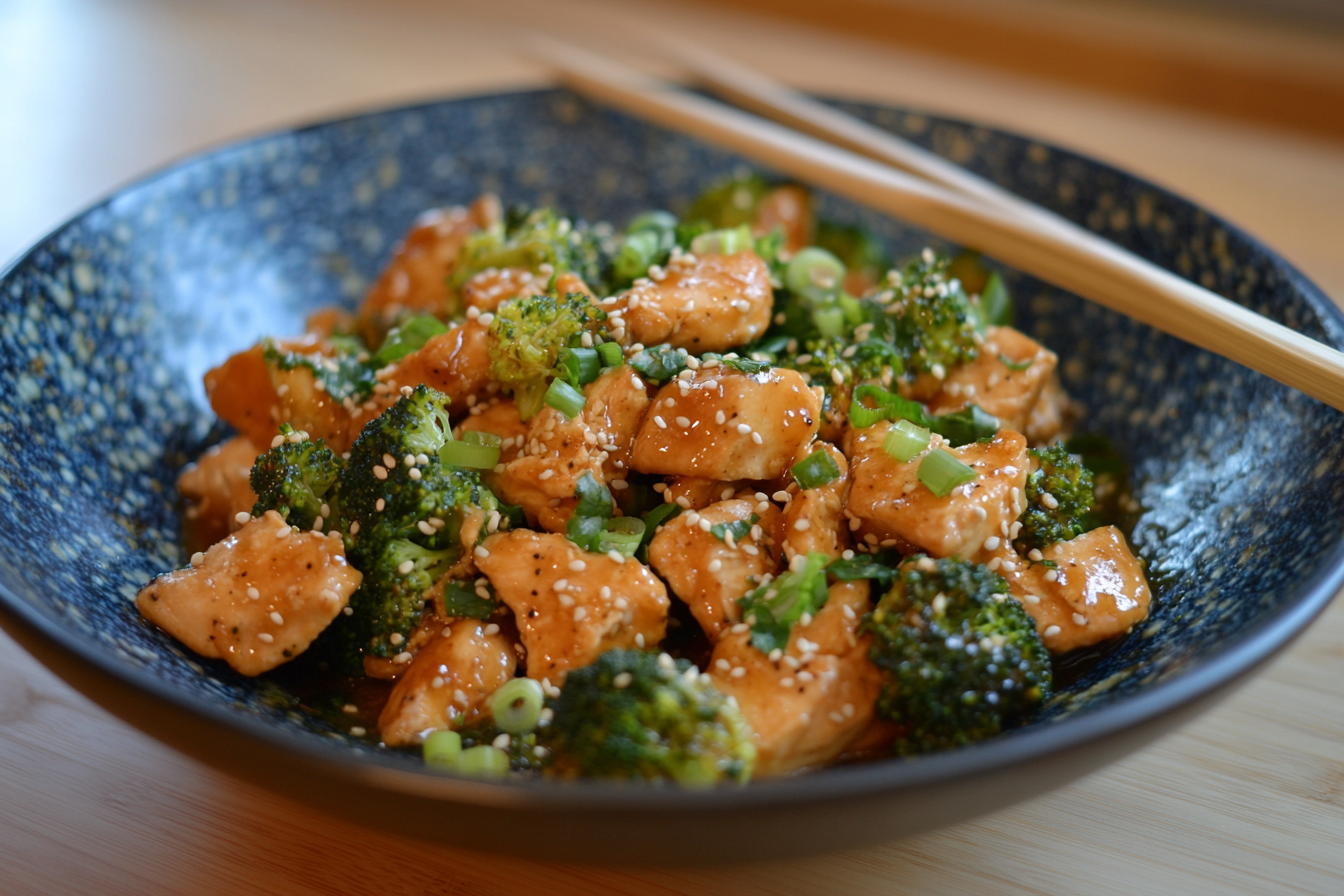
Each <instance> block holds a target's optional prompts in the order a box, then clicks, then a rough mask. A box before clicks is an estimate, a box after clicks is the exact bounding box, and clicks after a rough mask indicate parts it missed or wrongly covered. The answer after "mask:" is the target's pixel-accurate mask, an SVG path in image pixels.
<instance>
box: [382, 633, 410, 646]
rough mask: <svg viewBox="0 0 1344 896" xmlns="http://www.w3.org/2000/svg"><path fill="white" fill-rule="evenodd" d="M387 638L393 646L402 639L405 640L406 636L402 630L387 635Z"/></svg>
mask: <svg viewBox="0 0 1344 896" xmlns="http://www.w3.org/2000/svg"><path fill="white" fill-rule="evenodd" d="M387 640H388V643H390V644H391V645H392V646H393V647H396V646H397V645H398V644H400V643H401V642H402V641H405V640H406V638H405V637H403V636H402V634H401V632H393V633H392V634H390V635H388V636H387Z"/></svg>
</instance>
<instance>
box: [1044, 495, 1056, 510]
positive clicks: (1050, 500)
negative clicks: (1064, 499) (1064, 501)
mask: <svg viewBox="0 0 1344 896" xmlns="http://www.w3.org/2000/svg"><path fill="white" fill-rule="evenodd" d="M1041 503H1042V504H1044V505H1045V506H1046V507H1048V508H1049V509H1050V510H1054V509H1055V508H1056V507H1058V506H1059V501H1057V500H1055V496H1054V495H1052V494H1050V493H1049V492H1041Z"/></svg>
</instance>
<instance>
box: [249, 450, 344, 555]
mask: <svg viewBox="0 0 1344 896" xmlns="http://www.w3.org/2000/svg"><path fill="white" fill-rule="evenodd" d="M280 435H281V436H282V437H283V438H284V441H282V442H281V443H280V444H279V445H276V446H275V447H274V448H272V449H271V450H269V451H267V452H266V453H265V454H263V455H261V456H260V457H258V458H257V460H256V463H254V464H253V465H252V476H251V482H252V491H254V492H256V493H257V503H256V504H254V505H253V506H252V515H253V516H261V515H262V514H263V513H265V512H266V511H268V510H274V511H277V512H279V514H280V515H281V516H282V517H284V518H285V521H286V522H288V523H289V524H290V525H291V526H298V527H299V528H300V529H305V530H306V529H311V528H313V524H314V523H316V522H317V520H318V518H319V517H321V518H323V520H324V525H326V522H327V521H330V520H336V519H339V518H340V504H339V501H338V499H337V494H338V488H337V485H338V482H339V480H340V475H341V470H342V468H343V466H344V464H343V462H342V461H341V459H340V458H339V457H337V456H336V455H334V454H332V453H331V449H330V448H328V447H327V446H326V445H325V444H324V443H323V441H322V440H321V439H318V440H317V441H316V442H312V441H309V440H307V439H302V438H300V436H299V434H298V433H296V432H295V431H294V427H292V426H290V425H289V424H288V423H282V424H280ZM324 507H325V508H326V511H327V512H326V513H323V512H322V510H323V508H324Z"/></svg>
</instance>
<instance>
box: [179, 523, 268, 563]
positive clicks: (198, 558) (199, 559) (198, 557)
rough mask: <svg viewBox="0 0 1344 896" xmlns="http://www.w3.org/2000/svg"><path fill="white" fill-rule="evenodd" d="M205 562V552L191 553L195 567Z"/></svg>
mask: <svg viewBox="0 0 1344 896" xmlns="http://www.w3.org/2000/svg"><path fill="white" fill-rule="evenodd" d="M286 531H288V530H286ZM204 562H205V554H203V553H201V552H200V551H197V552H196V553H194V554H192V555H191V565H192V566H193V567H200V565H201V564H202V563H204Z"/></svg>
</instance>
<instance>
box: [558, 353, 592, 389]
mask: <svg viewBox="0 0 1344 896" xmlns="http://www.w3.org/2000/svg"><path fill="white" fill-rule="evenodd" d="M557 363H559V365H560V369H561V370H563V371H564V372H565V379H567V380H569V383H570V385H572V386H586V385H588V384H589V383H591V382H592V381H593V380H595V379H597V375H598V374H600V373H601V372H602V360H601V358H599V357H598V354H597V349H595V348H568V347H566V348H562V349H560V357H559V359H558V362H557Z"/></svg>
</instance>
